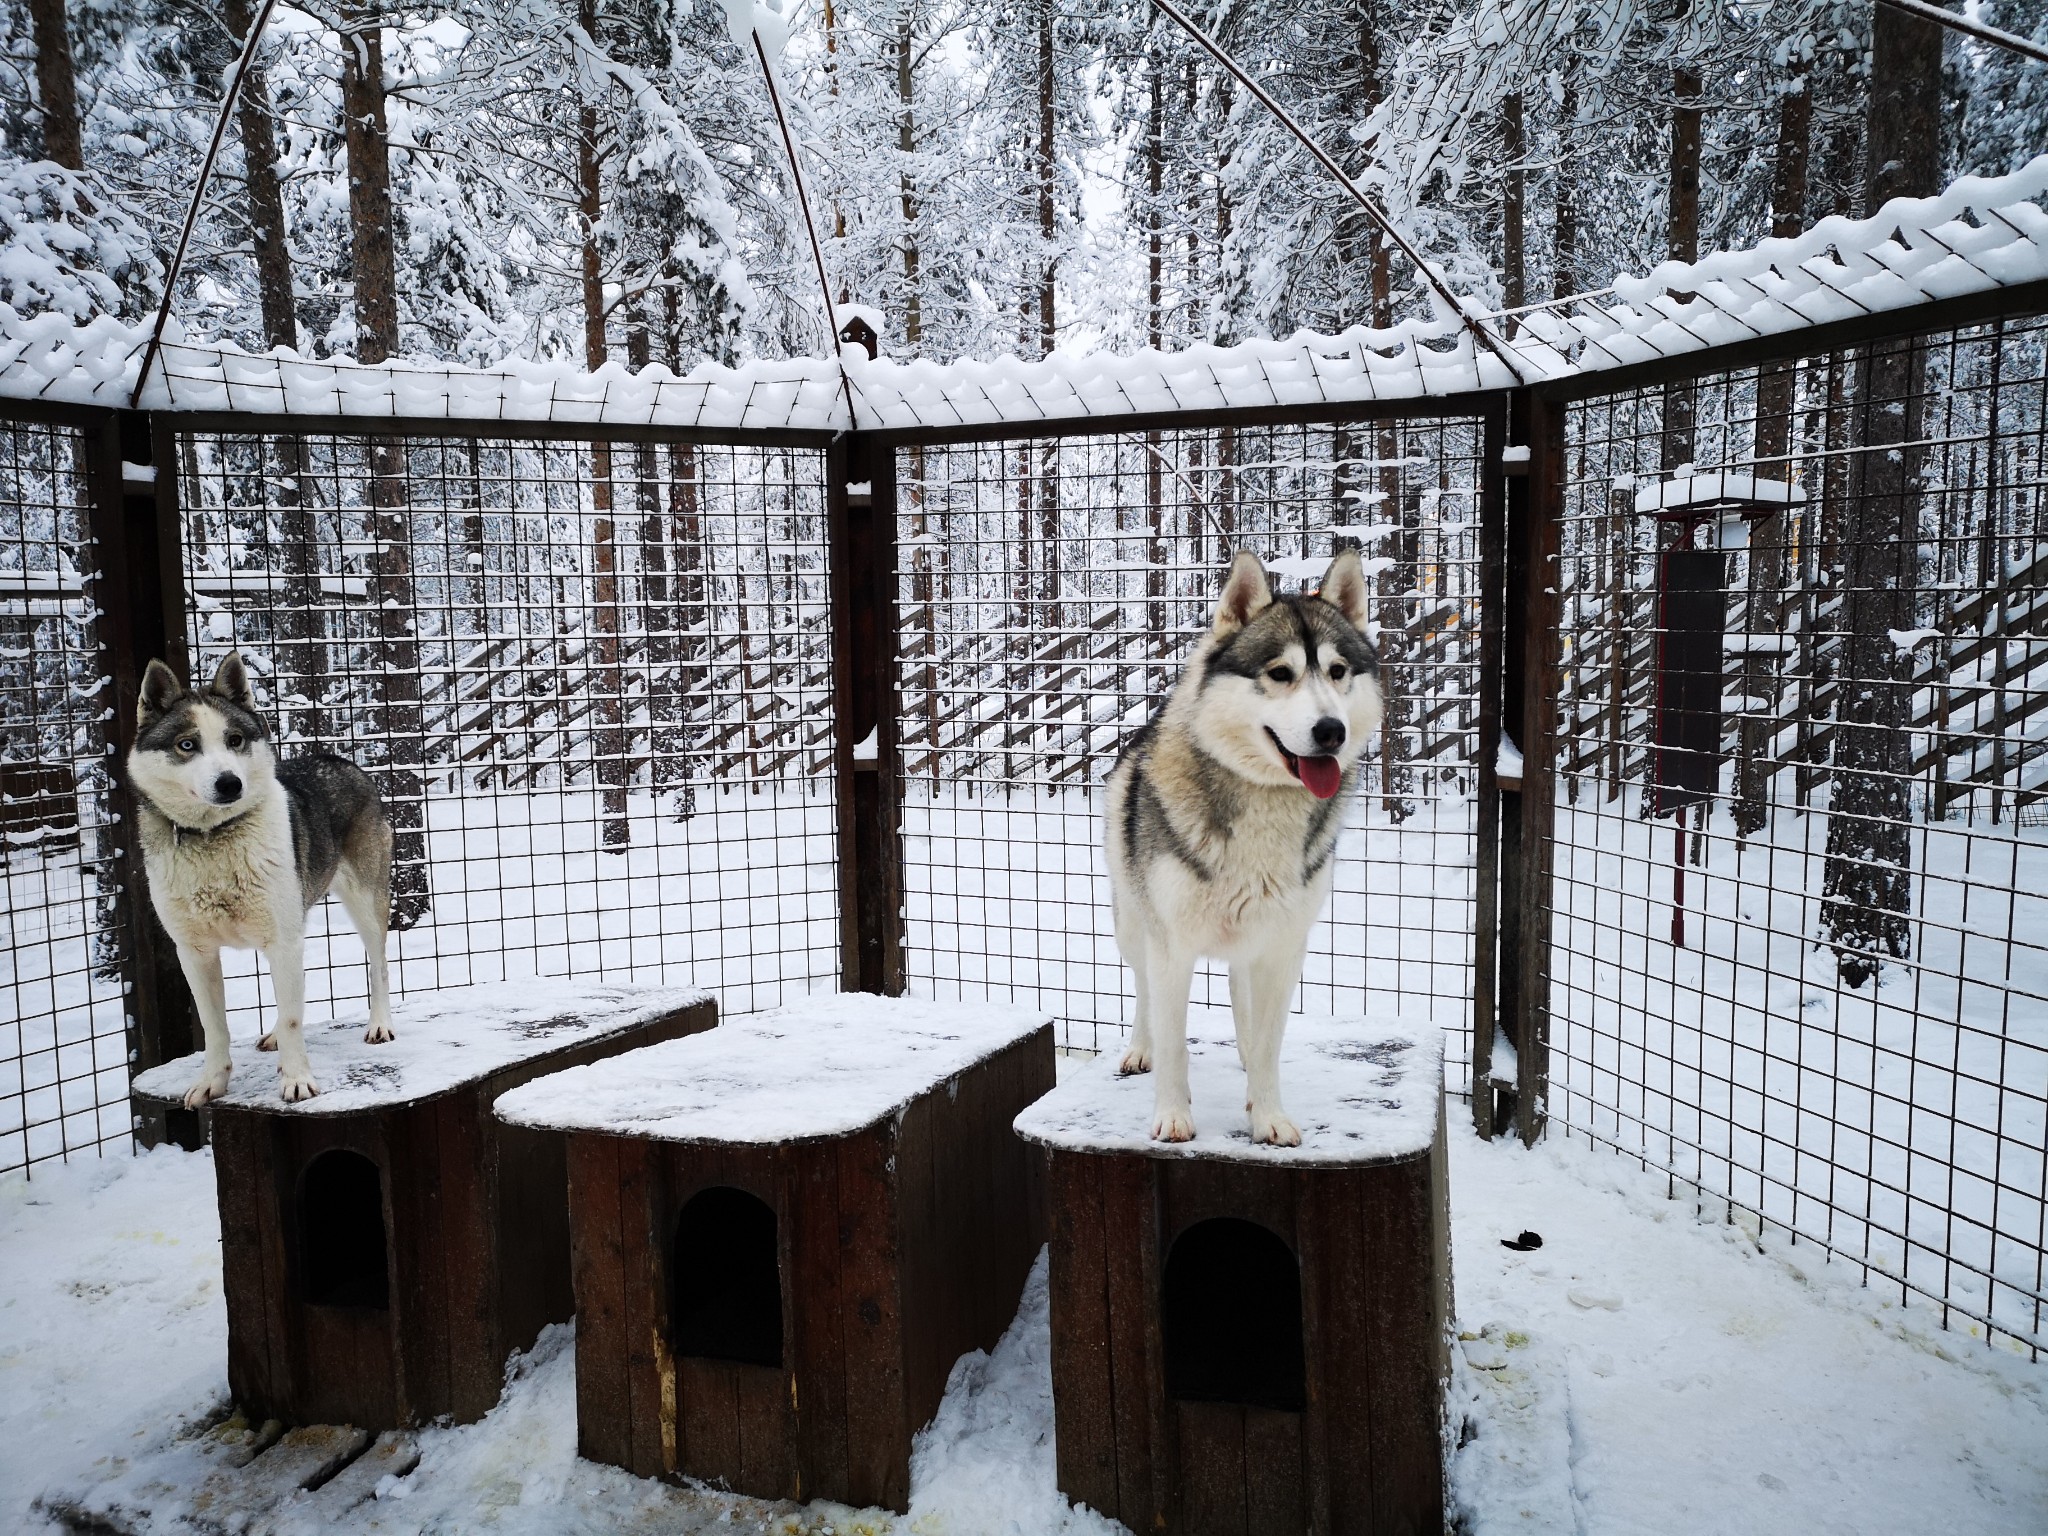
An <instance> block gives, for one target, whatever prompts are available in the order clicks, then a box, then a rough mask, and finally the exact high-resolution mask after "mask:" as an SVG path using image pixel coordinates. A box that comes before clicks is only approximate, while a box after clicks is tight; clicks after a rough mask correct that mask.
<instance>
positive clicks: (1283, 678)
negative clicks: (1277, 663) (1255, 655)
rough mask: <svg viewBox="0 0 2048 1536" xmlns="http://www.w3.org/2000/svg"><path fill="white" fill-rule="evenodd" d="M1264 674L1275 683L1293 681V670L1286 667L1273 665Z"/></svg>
mask: <svg viewBox="0 0 2048 1536" xmlns="http://www.w3.org/2000/svg"><path fill="white" fill-rule="evenodd" d="M1266 676H1267V678H1269V679H1270V680H1271V681H1273V682H1276V683H1291V682H1293V681H1294V674H1293V672H1291V671H1289V670H1288V669H1287V668H1286V667H1274V668H1273V669H1272V670H1271V671H1269V672H1268V673H1267V674H1266Z"/></svg>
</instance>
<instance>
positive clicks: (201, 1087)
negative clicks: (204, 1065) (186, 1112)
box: [185, 1067, 229, 1109]
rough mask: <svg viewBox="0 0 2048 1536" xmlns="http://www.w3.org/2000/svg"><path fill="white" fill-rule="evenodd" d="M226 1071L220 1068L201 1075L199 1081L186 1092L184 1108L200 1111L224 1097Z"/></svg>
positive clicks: (226, 1082) (224, 1068)
mask: <svg viewBox="0 0 2048 1536" xmlns="http://www.w3.org/2000/svg"><path fill="white" fill-rule="evenodd" d="M228 1071H229V1069H228V1068H226V1067H221V1068H219V1069H218V1070H217V1071H213V1072H207V1073H204V1074H203V1075H201V1077H200V1079H199V1081H198V1082H196V1083H194V1084H193V1085H192V1086H191V1087H190V1088H189V1089H188V1090H186V1093H185V1107H186V1108H187V1109H201V1108H204V1107H205V1106H206V1105H208V1104H210V1103H212V1102H213V1101H214V1100H215V1099H217V1098H220V1097H221V1096H222V1095H224V1094H225V1093H226V1092H227V1091H228Z"/></svg>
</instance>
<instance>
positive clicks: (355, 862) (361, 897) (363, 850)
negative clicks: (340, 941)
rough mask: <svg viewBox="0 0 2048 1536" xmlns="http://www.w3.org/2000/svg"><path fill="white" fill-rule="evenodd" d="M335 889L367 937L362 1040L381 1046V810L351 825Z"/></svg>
mask: <svg viewBox="0 0 2048 1536" xmlns="http://www.w3.org/2000/svg"><path fill="white" fill-rule="evenodd" d="M334 893H335V895H337V896H339V897H340V898H341V904H342V905H343V906H344V907H346V908H347V909H348V918H349V921H350V922H352V923H354V924H355V925H356V932H357V933H359V934H361V935H362V938H363V954H364V955H365V957H367V958H368V960H369V962H370V1027H369V1029H368V1030H366V1031H365V1032H364V1034H363V1039H364V1040H366V1041H368V1042H369V1043H370V1044H371V1045H382V1044H383V1043H384V1042H385V1041H387V1040H389V1039H391V1038H392V1032H391V964H390V960H389V956H388V950H389V947H390V945H389V937H390V928H391V823H390V822H389V821H387V820H385V819H384V817H383V816H382V815H381V814H376V815H373V816H372V817H369V818H364V819H361V820H359V821H358V822H357V824H356V825H355V826H354V827H351V828H350V829H349V837H348V842H347V844H346V846H344V847H343V849H342V855H341V864H340V866H339V867H338V868H337V869H336V870H335V872H334Z"/></svg>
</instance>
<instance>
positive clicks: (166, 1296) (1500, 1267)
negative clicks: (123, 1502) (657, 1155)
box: [0, 1116, 2048, 1536]
mask: <svg viewBox="0 0 2048 1536" xmlns="http://www.w3.org/2000/svg"><path fill="white" fill-rule="evenodd" d="M1458 1118H1459V1117H1456V1116H1454V1117H1453V1125H1454V1129H1453V1132H1452V1140H1451V1192H1452V1202H1451V1203H1452V1232H1453V1248H1454V1264H1455V1271H1456V1285H1457V1298H1458V1317H1459V1325H1460V1327H1461V1329H1462V1330H1463V1331H1464V1332H1465V1333H1467V1334H1471V1335H1476V1337H1473V1338H1471V1339H1468V1340H1467V1341H1466V1342H1465V1343H1464V1344H1462V1345H1461V1346H1460V1356H1461V1358H1460V1362H1459V1371H1458V1378H1457V1381H1456V1382H1455V1384H1454V1391H1453V1403H1452V1411H1453V1417H1454V1420H1456V1421H1458V1422H1460V1423H1461V1424H1462V1425H1463V1426H1464V1436H1465V1444H1464V1445H1463V1446H1462V1448H1461V1449H1460V1450H1459V1451H1458V1452H1457V1455H1456V1457H1455V1459H1454V1462H1453V1465H1452V1485H1453V1493H1454V1498H1455V1500H1456V1504H1457V1508H1458V1511H1459V1513H1460V1516H1461V1519H1462V1521H1463V1528H1464V1530H1465V1531H1466V1533H1467V1536H1496V1533H1506V1532H1552V1531H1555V1532H1570V1533H1573V1536H1602V1533H1610V1532H1611V1533H1615V1536H1636V1533H1643V1532H1685V1533H1688V1536H1719V1533H1731V1536H1732V1533H1747V1532H1757V1533H1765V1532H1769V1533H1780V1532H1789V1531H1798V1532H1829V1533H1833V1532H1841V1533H1855V1536H1886V1533H1894V1532H1896V1533H1900V1536H1906V1533H1922V1532H1947V1531H1959V1530H1967V1531H1970V1532H1972V1533H1983V1536H1998V1533H2006V1532H2010V1533H2014V1536H2022V1533H2038V1532H2040V1531H2041V1530H2043V1529H2048V1367H2041V1366H2034V1365H2028V1364H2026V1363H2024V1362H2022V1361H2020V1360H2017V1359H2015V1358H2014V1357H2012V1356H2011V1355H2010V1354H2008V1353H2005V1352H2002V1351H1999V1350H1995V1349H1990V1348H1986V1347H1985V1346H1983V1345H1981V1344H1977V1343H1973V1342H1971V1341H1969V1340H1967V1339H1965V1338H1963V1337H1961V1336H1960V1335H1957V1334H1954V1333H1942V1332H1939V1331H1938V1330H1937V1329H1936V1328H1935V1326H1934V1314H1933V1312H1932V1311H1931V1310H1929V1309H1925V1308H1908V1309H1900V1308H1899V1307H1897V1306H1895V1305H1893V1304H1891V1303H1890V1302H1889V1301H1888V1300H1887V1299H1886V1298H1885V1297H1884V1296H1882V1295H1880V1294H1879V1293H1877V1292H1874V1291H1869V1290H1864V1289H1860V1288H1859V1287H1858V1286H1857V1284H1856V1280H1855V1275H1854V1272H1853V1271H1851V1270H1850V1269H1849V1268H1848V1267H1847V1266H1844V1265H1839V1264H1837V1265H1833V1266H1829V1265H1825V1264H1822V1263H1820V1262H1819V1258H1818V1252H1817V1250H1814V1249H1812V1248H1808V1247H1805V1246H1801V1247H1796V1248H1787V1247H1785V1246H1782V1245H1781V1244H1780V1243H1778V1242H1776V1241H1774V1240H1767V1241H1766V1242H1765V1243H1764V1244H1763V1245H1762V1246H1759V1244H1758V1242H1757V1241H1756V1237H1755V1230H1754V1228H1753V1226H1750V1225H1745V1224H1744V1223H1743V1222H1741V1221H1737V1222H1735V1223H1732V1224H1731V1223H1729V1222H1727V1221H1726V1220H1724V1219H1723V1215H1722V1213H1721V1212H1719V1211H1716V1210H1711V1209H1709V1210H1702V1209H1700V1208H1699V1207H1698V1206H1696V1204H1695V1203H1694V1202H1692V1201H1690V1200H1673V1199H1669V1198H1666V1194H1665V1191H1666V1183H1665V1180H1664V1179H1662V1178H1661V1177H1659V1176H1656V1175H1652V1174H1645V1173H1642V1172H1641V1171H1639V1170H1638V1169H1636V1168H1635V1167H1634V1166H1633V1165H1632V1164H1630V1163H1629V1162H1627V1161H1626V1160H1624V1159H1621V1158H1617V1157H1615V1156H1613V1155H1612V1154H1610V1153H1606V1152H1602V1151H1595V1150H1590V1149H1588V1148H1587V1147H1585V1146H1584V1145H1583V1144H1582V1143H1574V1144H1570V1145H1566V1144H1562V1143H1557V1142H1553V1143H1551V1144H1548V1145H1545V1146H1543V1147H1540V1148H1538V1149H1537V1150H1536V1151H1534V1152H1526V1151H1523V1150H1522V1149H1521V1148H1519V1147H1518V1146H1514V1145H1511V1144H1500V1143H1496V1144H1493V1145H1486V1144H1482V1143H1480V1142H1478V1141H1477V1140H1476V1139H1474V1138H1473V1137H1472V1135H1471V1134H1470V1133H1469V1132H1468V1131H1465V1130H1463V1129H1461V1128H1457V1123H1458ZM1524 1229H1530V1230H1534V1231H1536V1232H1538V1233H1540V1234H1541V1235H1542V1237H1543V1240H1544V1241H1543V1246H1542V1247H1541V1248H1540V1249H1537V1250H1535V1251H1532V1252H1526V1253H1524V1252H1515V1251H1510V1250H1508V1249H1506V1248H1503V1247H1502V1246H1501V1243H1500V1239H1502V1238H1504V1237H1512V1236H1514V1235H1516V1234H1517V1233H1519V1232H1521V1231H1522V1230H1524ZM218 1259H219V1253H218V1225H217V1222H216V1219H215V1213H214V1199H213V1168H212V1163H211V1160H210V1159H209V1158H208V1157H207V1156H206V1155H205V1154H203V1153H201V1154H183V1153H178V1152H173V1151H158V1152H154V1153H150V1154H147V1155H145V1156H141V1157H136V1158H133V1159H128V1158H110V1159H107V1160H105V1161H95V1160H87V1161H83V1162H78V1163H74V1164H71V1165H68V1166H60V1167H52V1168H48V1169H44V1170H41V1171H39V1172H38V1174H37V1176H36V1177H35V1179H34V1180H33V1181H28V1180H24V1179H23V1178H22V1177H21V1176H20V1175H18V1174H16V1175H10V1176H8V1177H7V1178H6V1179H5V1180H4V1181H0V1527H6V1528H10V1529H25V1530H27V1531H30V1532H35V1531H39V1530H47V1529H48V1526H47V1524H46V1523H43V1522H41V1521H40V1519H39V1517H38V1516H36V1515H35V1514H34V1513H33V1512H32V1510H31V1504H32V1501H33V1500H34V1499H35V1497H36V1496H37V1495H38V1494H39V1493H40V1492H42V1491H43V1490H44V1489H46V1488H50V1487H53V1486H57V1487H61V1486H68V1485H75V1484H77V1483H78V1482H80V1481H81V1480H82V1479H84V1478H86V1477H88V1476H89V1475H90V1473H91V1471H92V1468H93V1465H94V1463H95V1462H96V1461H98V1460H100V1459H101V1458H103V1457H105V1456H108V1455H109V1454H110V1453H113V1452H116V1451H118V1450H120V1449H122V1448H123V1447H127V1446H132V1445H133V1444H135V1443H136V1436H137V1431H138V1430H140V1431H142V1433H143V1436H144V1438H147V1436H148V1435H151V1434H161V1433H164V1432H165V1430H166V1429H167V1427H168V1426H170V1425H172V1424H175V1423H177V1422H179V1421H181V1420H188V1419H190V1418H193V1417H197V1416H203V1415H204V1414H206V1413H207V1412H209V1411H213V1410H217V1408H218V1407H219V1405H220V1404H221V1403H222V1402H223V1401H224V1399H225V1393H226V1382H225V1326H226V1325H225V1319H224V1315H223V1311H222V1305H221V1296H220V1284H219V1273H218ZM1046 1328H1047V1322H1046V1302H1045V1292H1044V1287H1043V1282H1042V1271H1041V1276H1040V1277H1039V1278H1038V1279H1035V1280H1034V1283H1033V1285H1032V1287H1031V1288H1030V1290H1029V1291H1028V1292H1027V1294H1026V1297H1025V1300H1024V1304H1023V1306H1022V1308H1021V1309H1020V1311H1019V1314H1018V1317H1017V1320H1016V1323H1015V1324H1014V1325H1013V1327H1012V1328H1011V1330H1010V1332H1009V1334H1008V1336H1007V1337H1006V1338H1005V1339H1004V1341H1003V1343H1002V1344H1001V1345H1000V1346H999V1347H998V1349H997V1350H996V1352H995V1354H994V1355H993V1356H992V1357H983V1356H979V1355H977V1356H971V1357H969V1358H968V1359H966V1360H964V1361H962V1362H961V1364H960V1365H959V1366H958V1367H957V1368H956V1370H955V1374H954V1378H953V1383H952V1390H951V1391H950V1392H949V1394H948V1396H947V1398H946V1401H945V1403H944V1405H943V1406H942V1408H941V1409H940V1412H939V1415H938V1418H937V1419H936V1421H935V1422H934V1424H933V1425H932V1426H931V1427H930V1428H929V1429H928V1430H927V1431H926V1432H925V1434H924V1435H923V1436H922V1437H921V1439H920V1441H919V1444H918V1450H917V1455H916V1461H915V1464H914V1468H913V1476H912V1484H913V1492H912V1511H911V1514H910V1516H909V1518H908V1519H907V1520H897V1519H894V1518H892V1517H889V1516H886V1515H881V1514H877V1513H874V1512H868V1513H865V1514H859V1515H856V1514H854V1513H853V1512H850V1511H846V1510H841V1509H836V1508H826V1507H822V1506H814V1507H812V1508H810V1509H807V1510H794V1511H793V1510H790V1509H789V1508H787V1507H786V1506H783V1507H771V1506H766V1505H760V1504H756V1503H752V1502H750V1501H747V1500H739V1499H731V1498H728V1497H726V1496H724V1495H718V1494H713V1493H706V1492H697V1491H691V1490H675V1489H669V1488H666V1487H663V1486H661V1485H658V1484H654V1483H648V1482H643V1481H640V1480H638V1479H635V1478H632V1477H629V1476H627V1475H626V1474H624V1473H622V1472H618V1471H615V1470H612V1469H610V1468H604V1467H598V1466H594V1465H592V1464H590V1463H588V1462H583V1461H580V1460H578V1459H577V1458H576V1456H575V1429H574V1401H575V1399H574V1390H573V1388H574V1350H575V1345H574V1339H573V1330H572V1329H571V1328H568V1327H563V1328H558V1329H554V1330H551V1331H550V1332H549V1333H548V1334H547V1335H546V1336H544V1337H543V1339H542V1341H541V1342H540V1344H539V1345H538V1346H537V1347H536V1348H535V1349H534V1350H533V1351H532V1353H531V1354H529V1355H527V1356H525V1357H523V1358H520V1359H518V1360H516V1361H515V1362H514V1363H513V1364H512V1367H511V1369H510V1371H509V1373H508V1374H509V1376H510V1384H509V1387H508V1390H507V1393H506V1396H505V1399H504V1401H503V1402H502V1403H501V1404H500V1405H499V1407H498V1408H497V1409H496V1410H495V1411H494V1412H493V1413H492V1414H491V1415H490V1416H489V1417H488V1418H486V1419H485V1420H484V1421H483V1422H482V1423H479V1424H475V1425H470V1426H467V1427H464V1428H459V1429H431V1430H428V1431H426V1432H424V1433H423V1434H422V1436H421V1464H420V1467H419V1470H418V1471H416V1472H415V1473H413V1475H412V1476H411V1477H409V1478H407V1479H405V1480H404V1481H402V1482H396V1483H393V1484H390V1485H388V1486H387V1489H386V1497H384V1498H382V1499H379V1500H376V1501H375V1502H373V1503H371V1504H369V1505H366V1506H364V1507H362V1508H361V1509H360V1510H358V1511H357V1513H356V1514H355V1515H354V1516H353V1517H351V1518H350V1519H349V1520H348V1521H347V1522H346V1523H345V1524H344V1525H343V1526H341V1527H339V1528H338V1529H340V1530H342V1531H353V1532H371V1531H376V1532H388V1533H397V1532H407V1533H419V1532H424V1531H429V1530H434V1531H443V1530H445V1531H455V1530H460V1531H465V1532H467V1531H478V1532H508V1533H509V1532H519V1533H534V1536H539V1533H549V1536H557V1533H559V1536H575V1533H583V1532H590V1533H593V1536H595V1533H597V1532H608V1533H609V1532H633V1531H648V1532H652V1531H655V1530H661V1531H669V1532H673V1531H694V1530H700V1529H705V1530H708V1529H717V1530H719V1531H726V1530H748V1529H757V1530H758V1529H770V1530H777V1531H790V1532H795V1531H807V1532H822V1531H824V1530H826V1529H827V1528H829V1529H831V1530H833V1531H836V1532H839V1533H842V1536H843V1533H847V1532H852V1531H862V1532H870V1533H875V1536H881V1533H884V1532H892V1531H894V1532H903V1533H905V1536H953V1533H958V1536H970V1533H982V1532H987V1533H991V1536H994V1533H1002V1536H1052V1533H1056V1532H1077V1533H1080V1532H1088V1533H1092V1532H1106V1531H1109V1530H1112V1529H1114V1528H1113V1527H1111V1526H1109V1524H1108V1523H1107V1522H1106V1521H1102V1520H1100V1519H1098V1518H1097V1517H1096V1516H1094V1515H1093V1514H1092V1513H1091V1512H1088V1511H1085V1510H1083V1511H1077V1510H1074V1509H1072V1508H1071V1507H1070V1506H1068V1505H1067V1504H1066V1502H1065V1501H1064V1500H1063V1499H1061V1498H1060V1497H1059V1495H1058V1493H1057V1491H1056V1490H1055V1488H1054V1486H1053V1465H1054V1463H1053V1448H1052V1440H1051V1433H1052V1426H1051V1397H1050V1380H1049V1376H1048V1370H1049V1365H1048V1361H1049V1345H1048V1341H1047V1334H1046ZM287 1513H288V1514H289V1511H287ZM284 1528H286V1529H290V1528H291V1527H290V1525H289V1522H287V1523H286V1525H285V1527H284ZM329 1529H335V1528H334V1527H329Z"/></svg>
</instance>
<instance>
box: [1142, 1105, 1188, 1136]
mask: <svg viewBox="0 0 2048 1536" xmlns="http://www.w3.org/2000/svg"><path fill="white" fill-rule="evenodd" d="M1152 1139H1153V1140H1154V1141H1193V1140H1194V1139H1195V1112H1194V1110H1193V1109H1191V1108H1190V1107H1189V1106H1187V1105H1185V1104H1182V1105H1179V1106H1177V1107H1175V1108H1172V1109H1165V1108H1162V1109H1159V1110H1156V1111H1155V1112H1154V1113H1153V1115H1152Z"/></svg>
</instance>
